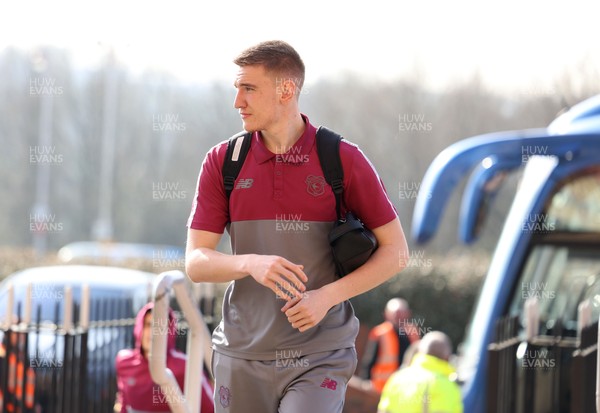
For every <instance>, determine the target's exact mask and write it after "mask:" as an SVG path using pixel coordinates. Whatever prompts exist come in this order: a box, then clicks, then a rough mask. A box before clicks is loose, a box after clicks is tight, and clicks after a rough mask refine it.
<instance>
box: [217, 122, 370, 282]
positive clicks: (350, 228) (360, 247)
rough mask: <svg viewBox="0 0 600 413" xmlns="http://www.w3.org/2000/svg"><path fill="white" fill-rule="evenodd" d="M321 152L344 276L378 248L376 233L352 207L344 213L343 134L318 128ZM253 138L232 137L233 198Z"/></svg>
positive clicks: (229, 173) (228, 178) (229, 174)
mask: <svg viewBox="0 0 600 413" xmlns="http://www.w3.org/2000/svg"><path fill="white" fill-rule="evenodd" d="M316 140H317V153H318V154H319V162H320V163H321V168H322V169H323V175H324V177H325V181H327V183H328V184H329V185H330V186H331V189H332V190H333V194H334V195H335V209H336V217H337V220H336V222H335V224H334V226H333V228H332V230H331V231H330V233H329V245H330V246H331V252H332V254H333V260H334V262H335V265H336V272H337V275H338V276H340V277H343V276H345V275H347V274H348V273H351V272H352V271H354V270H355V269H357V268H358V267H360V266H361V265H363V264H364V263H365V262H366V261H367V260H368V259H369V257H370V256H371V254H373V252H375V250H376V249H377V239H376V238H375V235H373V233H372V232H371V231H370V230H369V229H368V228H366V227H365V226H364V225H363V223H362V222H361V221H360V220H359V219H358V218H357V217H355V216H354V214H353V213H352V212H350V211H348V212H346V215H345V216H342V203H343V202H344V201H343V199H344V198H343V194H344V170H343V168H342V161H341V159H340V141H341V140H342V137H341V136H340V135H338V134H337V133H335V132H333V131H332V130H330V129H327V128H326V127H324V126H320V127H319V129H318V130H317V136H316ZM251 141H252V134H251V133H248V132H241V133H238V134H237V135H234V136H232V137H231V138H230V139H229V142H228V146H227V153H226V155H225V163H224V164H223V170H222V175H223V183H224V186H225V194H226V195H227V198H228V199H229V196H230V195H231V191H233V188H234V185H235V180H236V179H237V176H238V174H239V173H240V170H241V169H242V165H243V164H244V160H245V159H246V155H247V154H248V150H249V149H250V143H251Z"/></svg>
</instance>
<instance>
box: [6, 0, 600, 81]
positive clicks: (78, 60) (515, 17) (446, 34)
mask: <svg viewBox="0 0 600 413" xmlns="http://www.w3.org/2000/svg"><path fill="white" fill-rule="evenodd" d="M599 12H600V3H598V2H596V1H594V0H569V1H568V2H567V1H554V0H547V1H537V0H522V1H516V0H503V1H494V2H492V1H487V0H480V1H476V0H455V1H440V0H416V1H404V0H398V1H391V0H372V1H352V0H346V1H339V0H330V1H327V0H321V1H315V0H305V1H299V2H293V3H292V2H283V1H274V0H264V1H252V2H250V1H243V2H242V1H239V0H224V1H221V2H217V1H212V2H206V1H181V0H174V1H144V2H141V1H140V2H134V1H128V0H120V1H115V0H102V1H66V0H54V1H27V0H24V1H10V2H8V1H7V2H4V4H3V5H2V6H0V53H1V52H2V50H4V49H5V48H7V47H16V48H19V49H22V50H26V51H33V50H35V48H36V47H38V46H40V45H53V46H56V47H59V48H63V49H65V50H67V51H68V52H69V54H70V56H71V60H72V62H73V63H74V64H75V65H76V66H77V67H94V65H98V64H99V62H101V61H102V59H104V58H105V56H106V55H107V53H108V50H110V49H111V48H112V49H113V50H114V51H115V53H116V56H117V59H118V61H119V63H120V64H122V65H124V66H127V67H128V68H129V69H130V70H131V71H132V72H135V73H140V72H143V71H145V70H148V69H152V70H161V71H166V72H169V73H171V74H172V75H174V76H175V77H177V78H179V79H182V80H184V81H186V82H197V83H204V82H211V81H213V80H215V79H216V80H224V81H227V82H232V81H233V77H234V74H235V70H236V67H235V65H233V63H231V61H232V59H233V58H234V57H235V56H236V55H237V53H239V52H240V51H241V50H243V49H245V48H246V47H248V46H251V45H253V44H255V43H257V42H259V41H262V40H268V39H281V40H285V41H287V42H289V43H290V44H291V45H292V46H294V47H295V48H296V49H297V50H298V52H299V53H300V55H301V56H302V58H303V60H304V62H305V65H306V67H307V79H306V83H307V85H308V84H310V83H311V82H316V81H318V80H319V79H320V78H323V77H327V78H335V77H340V76H342V75H343V74H344V73H346V72H353V73H356V74H359V75H360V76H361V77H363V76H364V78H365V79H376V80H379V79H382V80H389V79H396V78H401V77H412V78H418V79H420V80H421V81H423V82H425V84H428V85H429V86H431V87H447V86H449V85H452V84H453V83H455V82H459V81H463V80H466V79H468V78H469V77H471V76H472V75H473V74H474V73H478V74H479V76H480V77H481V78H482V79H483V81H484V82H485V83H486V84H488V85H490V86H492V87H494V88H497V89H500V90H526V89H544V88H551V86H550V85H551V82H552V80H553V79H554V78H556V77H557V76H558V75H559V74H560V73H561V72H563V71H564V70H566V69H568V70H571V71H573V70H577V69H573V68H574V67H576V65H577V64H578V63H579V62H581V61H583V60H584V59H585V61H586V62H587V64H588V65H592V66H594V67H596V68H600V45H599V43H598V39H599V38H600V31H599V30H598V27H599V26H598V19H597V16H598V15H600V13H599Z"/></svg>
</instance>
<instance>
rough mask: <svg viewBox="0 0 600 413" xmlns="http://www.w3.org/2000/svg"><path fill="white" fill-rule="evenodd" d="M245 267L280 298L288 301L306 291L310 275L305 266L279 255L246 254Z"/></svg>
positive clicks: (253, 276)
mask: <svg viewBox="0 0 600 413" xmlns="http://www.w3.org/2000/svg"><path fill="white" fill-rule="evenodd" d="M246 260H247V261H246V263H245V267H246V269H247V270H248V273H249V274H250V276H252V278H254V279H255V280H256V282H258V283H259V284H261V285H263V286H265V287H267V288H269V289H270V290H272V291H273V292H274V293H275V294H276V295H277V297H278V298H283V299H285V300H287V301H289V300H292V299H293V298H295V297H302V295H303V293H304V291H306V285H305V283H306V282H308V277H307V276H306V274H305V273H304V271H303V270H304V266H303V265H298V264H294V263H292V262H290V261H288V260H286V259H285V258H283V257H279V256H277V255H256V254H249V255H247V256H246Z"/></svg>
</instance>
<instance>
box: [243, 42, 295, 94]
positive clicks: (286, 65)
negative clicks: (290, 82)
mask: <svg viewBox="0 0 600 413" xmlns="http://www.w3.org/2000/svg"><path fill="white" fill-rule="evenodd" d="M233 63H235V64H236V65H238V66H240V67H241V66H251V65H262V66H263V67H264V68H265V69H266V70H267V71H268V72H274V73H276V74H278V75H281V76H282V77H291V78H293V79H294V83H295V84H296V86H297V87H298V89H302V85H303V84H304V70H305V69H304V62H303V61H302V59H301V58H300V55H299V54H298V52H296V50H295V49H294V48H293V47H292V46H290V45H289V44H288V43H286V42H284V41H282V40H269V41H266V42H261V43H258V44H257V45H255V46H252V47H249V48H248V49H246V50H244V51H243V52H242V53H240V54H239V55H238V57H236V58H235V59H234V61H233Z"/></svg>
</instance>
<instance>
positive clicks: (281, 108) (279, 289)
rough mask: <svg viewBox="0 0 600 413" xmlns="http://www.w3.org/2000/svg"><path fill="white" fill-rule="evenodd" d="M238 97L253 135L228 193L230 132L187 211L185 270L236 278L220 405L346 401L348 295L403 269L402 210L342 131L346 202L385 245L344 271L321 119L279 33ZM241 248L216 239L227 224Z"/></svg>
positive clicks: (247, 71) (352, 362)
mask: <svg viewBox="0 0 600 413" xmlns="http://www.w3.org/2000/svg"><path fill="white" fill-rule="evenodd" d="M234 62H235V63H236V64H237V65H238V66H239V71H238V73H237V76H236V79H235V82H234V86H235V87H236V89H237V94H236V97H235V101H234V106H235V108H236V109H238V111H239V113H240V116H241V118H242V123H243V127H244V129H245V130H246V131H249V132H252V136H251V145H250V149H249V152H248V155H247V157H246V159H245V162H244V164H243V167H242V169H241V171H240V174H239V176H238V177H237V180H236V182H235V185H234V189H233V191H232V192H231V196H230V198H229V199H228V197H227V195H226V193H225V189H224V186H223V178H222V167H223V163H224V159H225V152H226V150H227V141H224V142H221V143H220V144H218V145H216V146H215V147H213V148H212V149H211V150H210V151H209V152H208V153H207V155H206V157H205V159H204V162H203V164H202V168H201V171H200V175H199V178H198V188H197V191H196V196H195V198H194V203H193V206H192V211H191V214H190V219H189V221H188V235H187V250H186V272H187V274H188V276H189V278H190V279H191V280H192V281H194V282H214V283H221V282H230V284H229V286H228V288H227V291H226V293H225V298H224V303H223V320H222V321H221V323H220V324H219V326H218V327H217V329H216V330H215V332H214V333H213V349H214V354H213V366H212V367H213V372H214V374H215V380H216V381H215V405H216V411H217V412H266V413H268V412H285V413H293V412H303V411H319V412H328V413H330V412H341V411H342V408H343V404H344V396H345V390H346V384H347V382H348V380H349V379H350V377H351V376H352V374H353V373H354V370H355V368H356V351H355V349H354V342H355V339H356V335H357V333H358V320H357V319H356V317H355V316H354V312H353V309H352V306H351V305H350V302H349V301H348V300H349V299H350V298H352V297H354V296H356V295H359V294H362V293H364V292H366V291H369V290H371V289H372V288H374V287H376V286H378V285H380V284H381V283H383V282H384V281H386V280H387V279H389V278H390V277H392V276H393V275H395V274H397V273H398V272H400V271H401V270H402V269H403V266H404V265H403V262H404V261H403V260H402V259H401V257H405V256H407V254H408V248H407V245H406V240H405V237H404V233H403V230H402V226H401V224H400V221H399V219H398V215H397V213H396V210H395V209H394V207H393V205H392V203H391V202H390V200H389V198H388V196H387V194H386V192H385V188H384V186H383V183H382V182H381V179H380V178H379V176H378V175H377V172H376V171H375V169H374V168H373V165H372V164H371V163H370V162H369V160H368V159H367V158H366V156H365V155H364V154H363V153H362V152H361V151H360V149H359V148H358V147H357V146H356V145H354V144H352V143H350V142H348V141H346V140H343V141H342V143H341V144H340V159H341V161H342V166H343V170H344V197H343V201H344V202H343V204H344V207H345V209H347V210H351V211H352V212H354V213H355V214H356V215H357V216H358V217H359V218H360V219H361V220H362V221H363V222H364V224H365V225H366V226H367V227H368V228H370V229H371V230H372V231H373V233H374V234H375V237H376V238H377V241H378V245H379V247H378V249H377V250H376V251H375V253H374V254H373V255H372V256H371V257H370V258H369V260H368V261H367V262H366V263H365V264H364V265H363V266H361V267H359V268H358V269H356V270H355V271H353V272H352V273H350V274H347V275H346V276H345V277H343V278H339V277H337V276H336V275H335V265H334V262H333V257H332V254H331V250H330V247H329V244H328V240H327V234H328V232H329V231H330V230H331V228H332V226H333V223H334V222H335V220H336V210H335V205H336V204H335V197H334V195H333V192H332V191H331V188H330V187H329V186H328V185H327V184H326V183H325V180H324V178H323V171H322V168H321V165H320V163H319V158H318V156H317V150H316V145H315V133H316V128H315V126H313V125H312V124H311V123H310V121H309V119H308V117H307V116H306V115H304V114H302V113H301V112H300V109H299V96H300V91H301V88H302V85H303V82H304V63H303V62H302V60H301V58H300V56H299V55H298V53H297V52H296V51H295V50H294V49H293V48H292V47H291V46H290V45H289V44H287V43H285V42H282V41H268V42H262V43H260V44H258V45H256V46H253V47H250V48H249V49H247V50H245V51H243V52H242V53H241V54H240V55H239V56H238V57H237V58H236V59H235V60H234ZM225 229H227V230H228V232H229V234H230V237H231V246H232V254H225V253H222V252H219V251H217V250H216V248H217V245H218V243H219V241H220V239H221V236H222V234H223V231H224V230H225Z"/></svg>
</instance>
